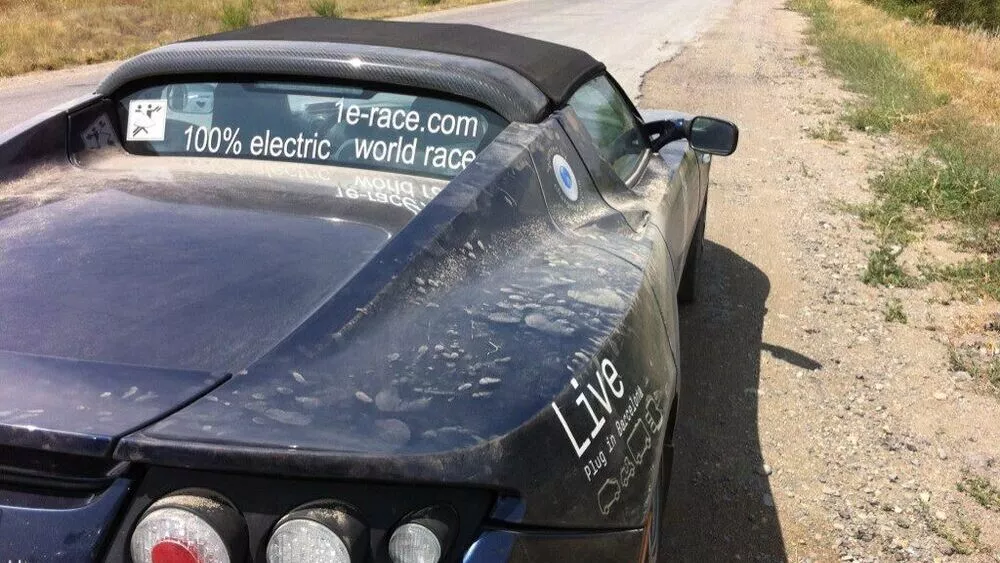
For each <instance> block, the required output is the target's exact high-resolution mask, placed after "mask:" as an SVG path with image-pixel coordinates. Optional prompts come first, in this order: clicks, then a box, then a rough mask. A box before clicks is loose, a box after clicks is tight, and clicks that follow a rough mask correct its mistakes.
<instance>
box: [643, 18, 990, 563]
mask: <svg viewBox="0 0 1000 563" xmlns="http://www.w3.org/2000/svg"><path fill="white" fill-rule="evenodd" d="M805 29H806V21H805V20H804V18H803V17H802V16H800V15H799V14H796V13H794V12H791V11H788V10H786V9H785V8H784V0H737V2H736V3H735V5H734V7H733V9H732V11H731V12H730V13H729V14H728V16H727V17H726V19H725V20H724V21H722V22H720V23H719V24H718V25H717V26H716V27H715V28H714V29H713V30H712V31H711V32H710V33H708V34H707V35H705V36H703V37H702V38H701V39H700V40H698V41H696V42H695V43H693V44H691V45H690V46H689V47H688V48H687V49H686V50H685V51H684V52H683V53H682V54H681V55H680V56H679V57H677V58H676V59H674V60H672V61H670V62H669V63H665V64H663V65H661V66H659V67H657V68H656V69H654V70H653V71H651V72H650V73H648V74H647V75H646V77H645V80H644V84H643V89H642V99H641V101H640V104H641V105H642V106H644V107H648V108H674V109H681V110H685V111H689V112H692V113H701V114H710V115H717V116H720V117H727V118H730V119H732V120H733V121H735V122H736V123H738V124H739V125H740V127H741V133H742V138H741V143H740V150H739V152H738V153H737V154H736V155H735V156H733V157H730V158H728V159H717V160H716V161H715V165H714V166H713V170H712V188H711V192H710V195H709V214H708V239H709V243H708V244H707V247H706V252H705V256H704V258H705V264H704V267H703V270H702V276H703V277H702V290H701V294H700V296H699V302H698V303H697V304H696V305H694V306H692V307H689V308H688V309H686V310H685V311H684V312H683V313H682V318H681V323H682V340H683V342H682V350H683V357H682V378H683V379H682V390H681V393H682V395H681V401H682V404H681V411H680V416H679V422H678V431H677V437H676V438H677V441H676V447H677V454H676V462H675V470H674V478H673V482H672V483H671V491H670V494H669V506H670V511H669V514H668V515H667V518H668V525H667V534H666V537H665V538H664V540H663V541H664V544H663V545H665V546H666V557H665V558H664V560H665V561H731V560H750V561H782V560H791V561H838V560H839V561H938V560H948V561H977V562H978V561H982V562H986V561H1000V555H998V554H1000V511H998V510H989V509H987V508H984V507H982V506H980V505H979V504H977V503H976V502H975V501H974V500H973V499H972V498H971V497H970V496H969V495H967V494H966V493H963V492H960V491H959V490H958V488H957V484H958V483H959V482H960V481H962V479H963V478H964V477H966V476H968V475H974V476H980V477H984V478H986V479H989V480H991V481H992V483H993V484H994V485H998V484H1000V425H998V421H1000V401H998V400H997V397H996V396H995V395H991V394H990V393H989V392H988V391H987V390H986V388H985V385H983V384H981V383H979V382H976V381H974V380H970V378H969V376H968V374H964V373H962V372H952V370H951V368H950V366H949V361H948V344H949V343H952V344H954V343H955V341H956V339H958V340H961V338H964V337H963V336H962V335H961V331H962V330H963V327H969V326H972V327H977V326H979V327H982V323H984V322H989V319H988V318H987V317H988V316H990V315H992V314H995V312H996V307H995V305H988V304H987V305H984V304H971V305H970V304H963V303H960V302H956V301H953V300H950V299H949V298H948V296H947V290H946V289H944V288H941V287H936V286H931V287H928V288H925V289H920V290H901V289H884V288H883V289H877V288H872V287H868V286H865V285H864V284H862V283H861V281H860V279H859V275H860V273H861V272H862V271H863V269H864V266H865V263H866V253H867V252H868V251H869V250H870V249H871V248H872V247H873V245H874V238H875V236H874V234H873V233H872V232H870V231H868V230H866V229H865V228H863V227H862V225H861V223H860V221H859V220H858V219H857V218H856V217H854V216H852V215H850V214H848V213H846V212H844V211H842V207H843V206H842V204H843V203H847V204H860V203H865V202H868V201H870V200H871V197H872V196H871V194H870V192H869V191H868V190H867V184H868V178H869V176H870V175H871V174H873V173H874V172H875V171H877V170H878V169H879V167H880V166H881V164H882V163H884V162H885V161H886V160H887V159H892V158H895V157H897V156H898V155H899V154H900V152H901V151H903V150H906V148H905V147H904V146H903V143H902V142H901V141H900V140H898V139H895V138H891V137H885V138H875V137H871V136H867V135H863V134H859V133H854V132H851V131H847V130H846V128H845V127H843V126H841V129H842V130H843V131H844V132H845V135H846V141H843V142H827V141H823V140H818V139H814V138H812V137H811V136H810V135H809V130H811V129H814V128H816V127H818V126H820V125H822V124H824V123H826V124H835V123H836V121H837V115H838V113H839V111H840V108H841V107H842V105H843V103H844V102H845V101H846V100H848V99H849V97H848V95H847V94H845V93H844V92H843V91H842V90H841V88H840V85H839V84H838V82H837V81H836V80H834V79H832V78H830V77H829V76H828V75H826V74H825V72H824V71H823V70H822V68H821V67H820V66H819V64H818V63H817V62H816V59H815V58H814V57H812V56H811V53H810V48H809V47H807V46H806V44H805V41H804V37H803V32H804V30H805ZM894 299H898V300H899V305H900V307H901V310H902V312H903V313H905V315H906V317H907V319H908V322H907V323H906V324H902V323H899V322H887V321H886V311H887V309H888V308H889V303H890V301H891V300H894ZM991 309H992V310H991ZM973 332H976V331H975V330H973ZM979 332H980V333H982V331H979ZM997 337H1000V334H997V333H993V340H997ZM987 338H989V337H987ZM986 344H987V345H992V346H994V347H995V345H996V344H995V342H993V343H992V344H990V343H986Z"/></svg>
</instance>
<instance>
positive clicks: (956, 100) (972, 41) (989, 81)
mask: <svg viewBox="0 0 1000 563" xmlns="http://www.w3.org/2000/svg"><path fill="white" fill-rule="evenodd" d="M829 5H830V8H831V9H832V10H833V12H834V16H835V17H836V19H837V20H839V21H849V22H851V25H850V26H844V27H843V30H844V32H845V33H849V34H853V35H855V36H856V37H857V38H859V39H870V38H872V37H877V38H879V42H881V43H884V44H886V45H887V46H888V47H889V48H891V49H892V50H893V51H894V52H895V53H896V54H897V55H898V56H899V57H900V58H901V59H903V60H905V61H906V63H907V64H908V65H909V66H911V67H912V68H914V69H915V70H917V71H918V72H919V73H920V74H921V75H923V77H924V79H925V80H926V81H927V84H928V86H930V88H931V89H933V90H934V91H936V92H941V93H945V94H947V95H948V97H949V99H950V102H951V104H954V105H955V106H958V107H959V108H960V109H961V110H964V111H963V113H967V114H969V115H971V116H975V118H976V119H977V120H978V121H981V122H982V123H985V124H990V125H997V124H1000V35H995V34H989V33H986V32H982V31H973V30H969V29H957V28H952V27H946V26H942V25H926V24H916V23H913V22H910V21H907V20H903V19H899V18H895V17H892V16H891V15H889V14H887V13H886V12H885V11H883V10H880V9H878V8H875V7H872V6H869V5H867V4H863V3H862V2H860V1H858V0H830V2H829Z"/></svg>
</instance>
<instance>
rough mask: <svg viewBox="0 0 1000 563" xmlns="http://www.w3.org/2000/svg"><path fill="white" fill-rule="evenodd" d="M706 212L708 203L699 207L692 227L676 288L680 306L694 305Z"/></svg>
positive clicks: (703, 241)
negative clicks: (696, 218)
mask: <svg viewBox="0 0 1000 563" xmlns="http://www.w3.org/2000/svg"><path fill="white" fill-rule="evenodd" d="M707 211H708V202H706V203H705V205H703V206H702V207H701V215H699V216H698V224H697V225H695V227H694V236H693V237H692V238H691V247H690V248H689V249H688V253H687V259H685V260H684V272H682V273H681V283H680V285H679V286H678V288H677V302H678V303H679V304H681V305H690V304H691V303H694V302H695V301H696V298H697V293H698V264H699V262H701V253H702V250H703V249H704V247H705V215H706V212H707Z"/></svg>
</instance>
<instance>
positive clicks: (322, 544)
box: [267, 519, 351, 563]
mask: <svg viewBox="0 0 1000 563" xmlns="http://www.w3.org/2000/svg"><path fill="white" fill-rule="evenodd" d="M267 560H268V562H269V563H293V562H295V563H351V553H350V552H349V551H348V550H347V545H346V544H345V543H344V540H342V539H340V536H338V535H337V534H336V532H334V531H333V530H331V529H329V528H327V527H326V526H324V525H322V524H319V523H317V522H313V521H312V520H301V519H299V520H289V521H288V522H285V523H284V524H282V525H280V526H278V528H277V529H276V530H274V534H273V535H272V536H271V540H270V541H269V542H267Z"/></svg>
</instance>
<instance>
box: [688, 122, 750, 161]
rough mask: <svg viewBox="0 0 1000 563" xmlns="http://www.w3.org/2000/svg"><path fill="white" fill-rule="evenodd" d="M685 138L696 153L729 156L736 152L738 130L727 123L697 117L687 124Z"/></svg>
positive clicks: (738, 140)
mask: <svg viewBox="0 0 1000 563" xmlns="http://www.w3.org/2000/svg"><path fill="white" fill-rule="evenodd" d="M687 138H688V142H690V143H691V148H693V149H694V150H696V151H701V152H707V153H708V154H715V155H719V156H729V155H731V154H733V153H734V152H736V145H738V144H739V142H740V130H739V128H738V127H736V125H735V124H733V123H730V122H728V121H725V120H722V119H716V118H714V117H700V116H699V117H696V118H694V119H692V120H691V121H690V122H688V126H687Z"/></svg>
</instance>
